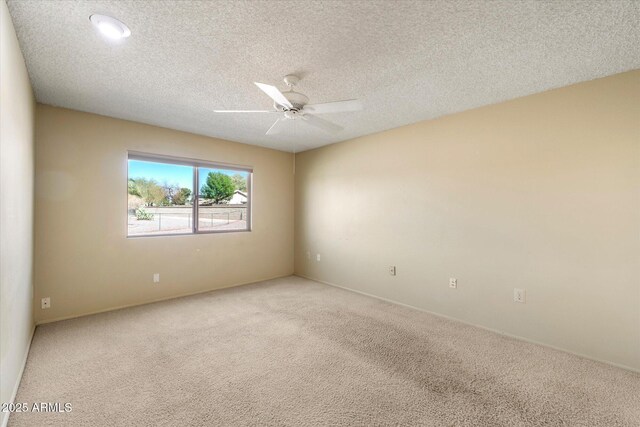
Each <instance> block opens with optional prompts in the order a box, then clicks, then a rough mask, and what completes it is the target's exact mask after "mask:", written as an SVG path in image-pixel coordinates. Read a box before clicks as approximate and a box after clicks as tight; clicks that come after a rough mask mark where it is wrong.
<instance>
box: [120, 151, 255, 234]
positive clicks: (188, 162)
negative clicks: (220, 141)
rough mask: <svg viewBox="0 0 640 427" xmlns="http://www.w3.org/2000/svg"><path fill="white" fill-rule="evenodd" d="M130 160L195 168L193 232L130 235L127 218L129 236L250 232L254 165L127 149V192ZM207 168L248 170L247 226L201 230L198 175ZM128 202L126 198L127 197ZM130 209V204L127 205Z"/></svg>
mask: <svg viewBox="0 0 640 427" xmlns="http://www.w3.org/2000/svg"><path fill="white" fill-rule="evenodd" d="M129 160H139V161H143V162H155V163H164V164H170V165H179V166H191V167H192V168H193V195H194V196H193V200H194V203H193V206H192V209H193V221H191V222H192V224H191V232H190V233H157V234H156V233H154V234H137V235H129V224H128V218H127V217H125V218H126V219H127V238H128V239H129V238H131V239H137V238H139V237H167V236H192V235H197V234H220V233H244V232H250V231H251V230H252V218H253V215H252V206H251V204H252V203H251V202H252V199H253V188H252V187H253V167H251V166H242V165H232V164H228V163H220V162H210V161H206V160H197V159H188V158H183V157H174V156H165V155H162V154H150V153H142V152H139V151H127V177H126V179H125V183H126V184H127V193H125V194H128V191H129V190H128V181H129ZM201 167H202V168H207V169H225V170H233V171H238V172H247V173H248V174H249V175H248V176H247V228H245V229H242V230H199V229H198V223H199V222H200V221H199V217H198V201H199V199H200V182H199V181H200V177H199V176H198V175H199V174H198V171H199V169H200V168H201ZM125 202H126V199H125ZM127 210H128V206H127ZM127 216H128V215H127Z"/></svg>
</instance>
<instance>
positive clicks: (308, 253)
mask: <svg viewBox="0 0 640 427" xmlns="http://www.w3.org/2000/svg"><path fill="white" fill-rule="evenodd" d="M307 259H311V252H309V251H307Z"/></svg>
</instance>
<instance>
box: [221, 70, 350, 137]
mask: <svg viewBox="0 0 640 427" xmlns="http://www.w3.org/2000/svg"><path fill="white" fill-rule="evenodd" d="M299 81H300V78H298V76H294V75H292V74H290V75H288V76H285V77H284V83H285V84H286V85H287V87H288V88H289V90H287V91H285V92H280V90H279V89H278V88H277V87H275V86H271V85H268V84H264V83H257V82H255V84H256V86H258V88H260V90H262V91H263V92H264V93H266V94H267V96H269V97H270V98H271V99H273V108H274V109H273V110H214V112H215V113H271V114H279V115H280V117H279V118H278V119H277V120H276V121H275V123H274V124H273V125H271V127H270V128H269V130H267V133H266V134H267V135H274V134H277V133H280V132H282V130H283V129H284V128H285V126H286V125H285V123H287V122H288V121H291V120H298V119H300V121H301V122H302V123H307V124H309V125H311V126H314V127H316V128H318V129H321V130H323V131H325V132H327V133H330V134H335V133H337V132H340V131H341V130H342V129H343V128H342V126H338V125H337V124H335V123H332V122H330V121H328V120H324V119H321V118H320V117H318V116H317V115H318V114H328V113H346V112H349V111H360V110H362V104H361V103H360V101H358V100H357V99H349V100H345V101H336V102H327V103H324V104H307V103H308V102H309V98H308V97H307V96H306V95H304V94H302V93H299V92H296V91H294V90H293V88H294V87H295V85H296V84H297V83H298V82H299Z"/></svg>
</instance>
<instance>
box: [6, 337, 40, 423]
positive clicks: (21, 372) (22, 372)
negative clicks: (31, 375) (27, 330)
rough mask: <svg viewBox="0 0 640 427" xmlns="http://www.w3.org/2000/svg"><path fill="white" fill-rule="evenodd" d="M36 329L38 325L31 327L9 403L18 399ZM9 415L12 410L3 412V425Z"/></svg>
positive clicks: (7, 420) (7, 421)
mask: <svg viewBox="0 0 640 427" xmlns="http://www.w3.org/2000/svg"><path fill="white" fill-rule="evenodd" d="M35 331H36V325H33V328H31V336H30V337H29V345H27V351H25V353H24V360H23V361H22V367H21V368H20V372H19V373H18V378H16V383H15V385H14V386H13V392H12V393H11V399H10V400H9V403H14V402H15V400H16V395H17V394H18V388H20V383H21V382H22V374H24V368H25V366H27V358H28V357H29V351H31V343H32V342H33V334H34V332H35ZM9 415H11V412H2V422H1V423H0V426H1V427H7V424H8V423H9Z"/></svg>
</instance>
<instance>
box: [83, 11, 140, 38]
mask: <svg viewBox="0 0 640 427" xmlns="http://www.w3.org/2000/svg"><path fill="white" fill-rule="evenodd" d="M89 21H91V23H92V24H93V26H94V27H96V28H97V29H98V31H100V33H101V34H102V35H104V36H105V37H108V38H110V39H112V40H120V39H126V38H127V37H129V36H130V35H131V30H130V29H129V27H127V26H126V25H125V23H124V22H122V21H119V20H117V19H116V18H113V17H111V16H107V15H99V14H96V13H94V14H93V15H91V16H89Z"/></svg>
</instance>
